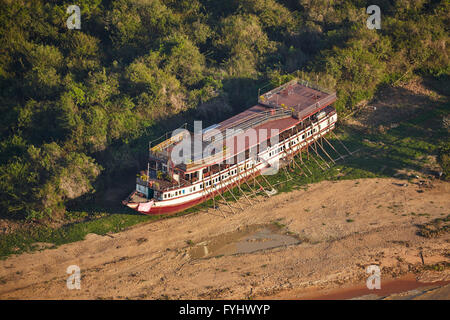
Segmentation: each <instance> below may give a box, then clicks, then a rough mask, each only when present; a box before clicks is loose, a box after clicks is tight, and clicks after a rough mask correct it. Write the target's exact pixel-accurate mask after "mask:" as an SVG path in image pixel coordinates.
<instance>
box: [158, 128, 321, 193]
mask: <svg viewBox="0 0 450 320" xmlns="http://www.w3.org/2000/svg"><path fill="white" fill-rule="evenodd" d="M316 132H317V128H314V129H313V130H312V132H311V130H309V131H308V132H307V133H306V137H310V136H311V134H312V133H316ZM304 139H305V134H302V135H301V137H300V141H303V140H304ZM297 142H299V141H298V138H295V139H293V140H291V141H290V145H291V146H293V145H294V144H297ZM284 149H285V147H284V145H282V146H280V147H279V148H278V149H277V150H272V151H270V152H269V157H271V156H273V155H275V152H277V153H280V152H282V151H284ZM246 166H247V169H248V168H250V167H251V163H247V164H246ZM239 169H240V170H244V166H240V167H239ZM236 174H237V168H235V169H233V170H230V172H229V173H228V172H227V173H224V174H222V175H221V176H218V177H216V178H214V179H212V180H209V181H206V182H205V186H206V187H209V186H211V183H213V184H216V183H218V182H219V181H221V180H225V179H227V178H228V176H229V175H231V176H234V175H236ZM198 187H199V190H202V189H203V183H200V185H199V186H198ZM196 188H197V187H196V186H193V187H190V188H189V192H188V193H192V192H195V191H196ZM185 192H186V189H182V190H177V191H174V192H170V193H164V195H163V198H164V199H170V198H173V197H177V196H181V195H183V194H185Z"/></svg>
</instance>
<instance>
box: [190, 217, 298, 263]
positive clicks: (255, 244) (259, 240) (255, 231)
mask: <svg viewBox="0 0 450 320" xmlns="http://www.w3.org/2000/svg"><path fill="white" fill-rule="evenodd" d="M299 243H300V240H299V239H297V238H295V237H294V236H291V235H287V234H286V232H283V231H282V230H281V228H279V227H278V226H277V225H275V224H266V225H249V226H244V227H242V228H238V229H237V230H236V231H233V232H229V233H226V234H221V235H219V236H215V237H212V238H209V239H206V240H204V241H201V242H200V243H198V244H197V245H195V246H194V247H193V248H192V249H191V250H190V251H189V254H190V256H191V257H192V259H199V258H210V257H217V256H224V255H233V254H245V253H252V252H255V251H259V250H266V249H273V248H278V247H282V246H289V245H294V244H299Z"/></svg>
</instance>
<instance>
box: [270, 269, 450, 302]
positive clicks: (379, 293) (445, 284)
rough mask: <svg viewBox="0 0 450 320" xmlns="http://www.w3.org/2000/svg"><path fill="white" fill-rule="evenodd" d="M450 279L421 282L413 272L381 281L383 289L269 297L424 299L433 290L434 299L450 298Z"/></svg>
mask: <svg viewBox="0 0 450 320" xmlns="http://www.w3.org/2000/svg"><path fill="white" fill-rule="evenodd" d="M449 284H450V281H437V282H429V283H427V282H420V281H417V280H416V278H415V276H414V275H413V274H408V275H406V276H403V277H401V278H398V279H390V280H385V281H382V282H381V289H374V290H369V289H368V288H367V287H366V286H365V284H361V285H356V286H352V287H346V288H338V289H328V290H327V289H314V288H312V289H309V290H306V291H303V292H302V291H301V290H292V291H287V292H281V293H280V294H277V295H276V296H274V297H265V298H269V299H289V300H298V299H300V300H346V299H362V300H375V299H407V300H409V299H417V298H419V299H422V298H425V299H426V296H425V295H424V294H425V293H427V292H433V296H431V295H430V298H432V299H446V300H448V299H450V292H449V291H450V290H449Z"/></svg>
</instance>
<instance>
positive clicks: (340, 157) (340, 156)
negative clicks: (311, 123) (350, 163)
mask: <svg viewBox="0 0 450 320" xmlns="http://www.w3.org/2000/svg"><path fill="white" fill-rule="evenodd" d="M323 138H324V140H325V142H326V143H328V145H329V146H330V147H331V148H332V149H333V150H334V152H336V153H337V154H338V155H339V159H344V157H342V155H341V154H340V153H339V152H338V151H337V150H336V148H335V147H334V146H333V145H332V144H331V143H330V142H329V141H328V140H327V138H325V137H323Z"/></svg>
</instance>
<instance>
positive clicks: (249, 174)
mask: <svg viewBox="0 0 450 320" xmlns="http://www.w3.org/2000/svg"><path fill="white" fill-rule="evenodd" d="M335 101H336V94H335V93H334V92H331V91H328V90H326V89H323V88H319V87H318V86H316V85H313V84H311V83H309V82H306V81H301V80H297V79H296V80H292V81H290V82H288V83H286V84H284V85H282V86H280V87H277V88H275V89H273V90H271V91H269V92H266V93H264V94H262V95H260V96H259V98H258V104H257V105H255V106H253V107H251V108H249V109H247V110H245V111H243V112H241V113H239V114H237V115H235V116H233V117H231V118H229V119H227V120H225V121H222V122H220V123H219V124H216V125H213V126H210V127H208V128H205V129H202V128H201V127H200V128H197V130H196V129H195V126H194V132H190V131H188V130H186V129H178V130H175V131H174V132H173V133H172V135H171V136H170V138H169V137H167V139H165V138H164V139H163V141H161V142H159V143H157V144H156V145H154V144H151V145H150V146H149V161H148V166H147V170H143V171H142V172H141V174H140V175H139V177H138V178H137V181H136V190H134V191H133V192H132V193H131V195H130V196H129V197H128V198H127V199H126V200H124V202H123V203H124V204H125V205H127V206H128V207H130V208H133V209H135V210H137V211H139V212H141V213H144V214H169V213H175V212H179V211H182V210H184V209H186V208H189V207H191V206H194V205H196V204H199V203H201V202H203V201H206V200H208V199H210V198H213V197H215V196H216V195H217V194H219V193H221V192H224V191H226V190H229V189H230V188H233V187H234V186H236V185H239V184H240V183H242V182H244V181H246V180H247V179H250V178H253V177H255V176H257V175H260V174H271V173H275V172H276V171H277V169H278V167H279V164H280V161H282V160H283V159H286V158H289V157H290V156H292V155H294V154H296V153H298V152H300V151H301V150H304V149H306V148H308V146H309V145H311V144H312V143H313V142H315V141H316V140H317V139H319V138H320V137H322V136H324V135H325V134H327V133H328V132H329V131H330V130H333V129H334V127H335V123H336V121H337V113H336V110H335V109H334V108H333V107H332V104H333V103H334V102H335Z"/></svg>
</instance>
